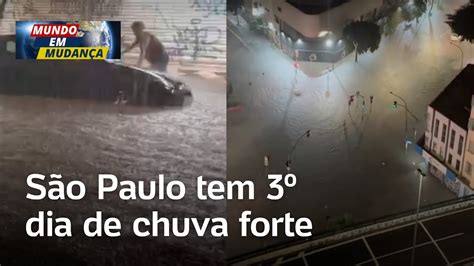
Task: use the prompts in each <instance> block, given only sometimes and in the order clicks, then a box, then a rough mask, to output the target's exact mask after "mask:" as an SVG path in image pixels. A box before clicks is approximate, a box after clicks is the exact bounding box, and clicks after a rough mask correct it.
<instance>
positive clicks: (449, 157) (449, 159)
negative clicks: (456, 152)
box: [448, 154, 453, 164]
mask: <svg viewBox="0 0 474 266" xmlns="http://www.w3.org/2000/svg"><path fill="white" fill-rule="evenodd" d="M452 161H453V155H452V154H449V155H448V164H451V162H452Z"/></svg>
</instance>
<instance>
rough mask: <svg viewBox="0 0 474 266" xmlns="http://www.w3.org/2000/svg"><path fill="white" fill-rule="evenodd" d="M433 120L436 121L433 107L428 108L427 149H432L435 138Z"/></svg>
mask: <svg viewBox="0 0 474 266" xmlns="http://www.w3.org/2000/svg"><path fill="white" fill-rule="evenodd" d="M433 120H434V110H433V108H431V106H428V111H427V112H426V129H425V143H424V145H425V147H426V148H427V149H428V150H430V149H431V140H432V137H433V124H434V123H433Z"/></svg>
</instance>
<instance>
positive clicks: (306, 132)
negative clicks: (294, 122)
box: [285, 129, 311, 173]
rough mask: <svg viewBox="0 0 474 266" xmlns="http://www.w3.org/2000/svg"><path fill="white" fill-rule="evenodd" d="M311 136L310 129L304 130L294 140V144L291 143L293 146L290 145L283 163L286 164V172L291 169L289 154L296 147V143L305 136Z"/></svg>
mask: <svg viewBox="0 0 474 266" xmlns="http://www.w3.org/2000/svg"><path fill="white" fill-rule="evenodd" d="M310 136H311V130H309V129H308V130H306V131H305V132H304V134H303V135H301V136H300V137H299V138H298V139H297V140H296V141H295V144H293V146H292V147H291V149H290V151H289V152H288V159H287V161H286V163H285V166H286V170H287V171H288V173H289V172H290V170H291V154H292V153H293V151H294V150H295V149H296V145H298V143H299V142H300V140H302V139H303V138H304V137H306V138H309V137H310Z"/></svg>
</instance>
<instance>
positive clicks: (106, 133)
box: [0, 76, 226, 265]
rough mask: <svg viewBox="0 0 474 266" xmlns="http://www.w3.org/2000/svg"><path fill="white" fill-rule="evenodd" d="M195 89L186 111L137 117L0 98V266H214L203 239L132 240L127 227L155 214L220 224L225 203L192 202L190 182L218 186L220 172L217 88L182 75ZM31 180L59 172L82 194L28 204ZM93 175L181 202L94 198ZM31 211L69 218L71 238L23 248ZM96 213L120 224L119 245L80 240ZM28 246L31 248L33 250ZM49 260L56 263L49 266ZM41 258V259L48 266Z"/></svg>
mask: <svg viewBox="0 0 474 266" xmlns="http://www.w3.org/2000/svg"><path fill="white" fill-rule="evenodd" d="M179 78H180V79H181V80H183V81H185V82H186V83H187V84H189V86H190V87H191V88H192V90H193V95H194V102H193V104H192V105H191V106H190V107H187V108H139V107H133V106H126V105H125V106H122V105H113V104H112V103H110V104H106V103H95V102H92V101H79V100H77V101H76V100H61V99H47V98H40V97H29V96H23V97H16V96H0V187H1V190H0V201H1V204H0V217H2V218H1V219H0V258H1V260H0V263H1V264H5V265H24V264H25V263H31V262H32V261H34V262H35V265H65V264H64V263H65V261H68V265H85V264H87V265H130V263H132V262H133V264H135V265H150V264H151V263H153V264H160V265H178V264H181V265H217V264H221V263H222V262H223V259H224V242H223V240H222V239H220V240H219V239H217V240H216V239H214V238H211V237H204V238H197V237H195V236H191V237H189V238H182V239H178V238H167V239H164V238H160V237H158V238H149V239H139V238H136V237H132V236H131V232H130V227H131V221H132V219H134V218H137V217H140V216H145V217H151V211H153V210H158V211H159V213H160V215H162V216H167V217H172V216H173V217H198V218H204V217H217V216H220V217H225V202H215V201H209V202H207V201H199V200H197V198H196V188H195V182H194V178H196V177H197V176H199V175H203V176H205V177H206V178H208V179H217V180H223V179H224V178H225V170H226V161H225V158H226V135H225V132H226V131H225V130H226V128H225V127H226V122H225V121H226V120H225V119H226V115H225V111H224V110H225V81H224V79H223V78H218V79H212V80H205V79H203V78H202V77H199V76H180V77H179ZM30 173H43V174H45V175H49V174H50V173H60V174H62V175H63V179H62V180H63V181H64V182H68V181H71V180H73V179H79V180H81V181H82V182H84V183H85V184H86V186H87V191H88V193H87V195H86V198H85V199H83V200H80V201H76V202H75V201H70V200H66V201H48V200H45V201H41V202H32V201H28V200H26V198H25V196H26V193H27V192H28V190H27V185H26V177H27V175H28V174H30ZM98 173H111V174H114V175H116V176H117V177H119V180H121V179H130V180H145V181H147V180H153V179H155V178H156V177H157V174H158V173H162V174H164V175H165V178H167V181H169V180H171V179H179V180H180V181H182V182H184V184H185V185H186V188H187V194H186V197H185V199H184V200H181V201H177V202H176V201H171V200H164V201H158V200H153V201H126V202H123V201H121V200H119V199H118V198H117V197H109V198H108V199H105V200H103V201H98V200H96V198H97V194H96V191H97V181H96V177H97V174H98ZM39 210H53V211H54V214H55V216H65V217H69V218H70V219H71V221H72V228H73V234H74V235H75V236H74V237H73V238H67V239H61V240H57V239H56V238H49V239H48V238H46V239H43V240H39V239H27V237H26V236H25V235H26V234H25V231H24V226H25V223H26V219H27V218H28V217H32V216H34V215H36V214H37V212H38V211H39ZM96 210H103V212H104V215H105V216H115V217H119V218H120V220H121V221H122V224H123V225H124V230H123V231H122V232H123V234H122V237H120V238H117V239H107V238H103V239H86V238H84V237H82V236H81V232H80V231H81V224H82V223H83V221H84V219H85V218H86V217H87V216H92V215H94V213H95V211H96ZM32 245H34V246H35V248H34V249H32V248H31V247H32ZM54 257H56V258H57V260H56V261H51V258H54ZM48 258H49V259H48Z"/></svg>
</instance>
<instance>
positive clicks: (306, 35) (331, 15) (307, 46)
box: [244, 0, 384, 62]
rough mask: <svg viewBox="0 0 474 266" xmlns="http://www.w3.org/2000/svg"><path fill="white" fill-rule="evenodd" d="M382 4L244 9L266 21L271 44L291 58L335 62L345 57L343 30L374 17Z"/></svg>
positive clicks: (368, 0)
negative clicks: (352, 22)
mask: <svg viewBox="0 0 474 266" xmlns="http://www.w3.org/2000/svg"><path fill="white" fill-rule="evenodd" d="M383 4H384V0H332V1H327V0H316V1H308V0H245V1H244V8H245V10H246V11H247V12H248V13H251V14H252V15H253V16H254V17H259V18H263V19H264V21H265V22H266V23H267V26H268V27H267V29H268V30H267V34H268V36H269V38H270V40H272V41H273V42H274V43H275V44H276V45H277V46H278V47H280V48H281V49H282V50H283V51H285V52H286V53H287V54H288V55H289V56H290V57H295V55H297V57H298V58H297V59H298V60H300V61H325V62H328V61H330V62H334V61H337V60H339V59H340V58H342V57H343V56H344V55H345V53H344V51H345V46H344V43H343V42H342V41H340V39H341V33H342V29H343V28H344V26H345V25H347V24H348V23H349V22H350V21H352V20H357V19H371V18H373V17H375V15H376V14H377V13H378V12H379V11H380V10H381V8H382V6H383ZM295 51H298V52H295Z"/></svg>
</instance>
